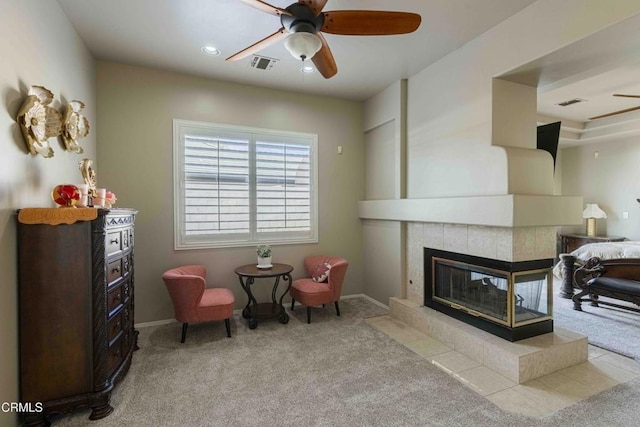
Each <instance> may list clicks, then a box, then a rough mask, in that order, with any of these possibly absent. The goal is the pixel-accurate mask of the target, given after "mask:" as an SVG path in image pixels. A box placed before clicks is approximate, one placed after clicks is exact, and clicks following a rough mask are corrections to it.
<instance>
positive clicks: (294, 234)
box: [174, 120, 317, 249]
mask: <svg viewBox="0 0 640 427" xmlns="http://www.w3.org/2000/svg"><path fill="white" fill-rule="evenodd" d="M316 140H317V137H316V136H315V135H309V134H298V133H290V132H274V131H269V130H261V129H248V128H240V127H234V126H225V125H216V124H207V123H199V122H187V121H182V120H174V181H175V188H176V190H175V191H176V203H175V206H176V208H175V216H176V225H175V229H176V232H175V247H176V249H189V248H200V247H202V248H204V247H219V246H240V245H252V244H257V243H265V242H270V243H279V242H281V243H303V242H304V243H306V242H316V241H317V214H316V212H317V211H316V206H317V202H316V198H317V196H316V193H315V189H314V181H315V179H316V159H315V147H316Z"/></svg>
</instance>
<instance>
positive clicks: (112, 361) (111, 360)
mask: <svg viewBox="0 0 640 427" xmlns="http://www.w3.org/2000/svg"><path fill="white" fill-rule="evenodd" d="M122 343H123V340H122V336H121V337H120V338H118V339H117V340H116V342H114V343H113V344H111V345H110V346H109V351H108V355H107V366H108V369H109V372H113V371H114V370H115V369H116V368H117V367H118V366H120V362H122V357H123V354H124V353H123V352H122Z"/></svg>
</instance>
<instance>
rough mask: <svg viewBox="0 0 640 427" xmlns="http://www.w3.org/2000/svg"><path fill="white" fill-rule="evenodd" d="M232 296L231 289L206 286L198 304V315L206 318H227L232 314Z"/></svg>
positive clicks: (203, 319)
mask: <svg viewBox="0 0 640 427" xmlns="http://www.w3.org/2000/svg"><path fill="white" fill-rule="evenodd" d="M233 304H234V297H233V292H231V289H227V288H207V289H205V290H204V294H202V299H201V300H200V304H199V306H198V317H199V319H200V320H202V321H205V320H208V319H228V318H229V317H231V316H232V315H233Z"/></svg>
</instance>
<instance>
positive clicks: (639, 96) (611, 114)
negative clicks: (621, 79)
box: [589, 93, 640, 120]
mask: <svg viewBox="0 0 640 427" xmlns="http://www.w3.org/2000/svg"><path fill="white" fill-rule="evenodd" d="M613 96H620V97H622V98H640V95H625V94H622V93H614V94H613ZM635 110H640V105H639V106H637V107H631V108H625V109H624V110H618V111H614V112H613V113H607V114H602V115H600V116H595V117H589V120H595V119H602V118H605V117H611V116H615V115H616V114H622V113H628V112H629V111H635Z"/></svg>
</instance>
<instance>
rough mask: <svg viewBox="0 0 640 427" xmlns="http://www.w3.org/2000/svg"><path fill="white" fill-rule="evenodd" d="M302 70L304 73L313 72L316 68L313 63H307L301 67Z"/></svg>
mask: <svg viewBox="0 0 640 427" xmlns="http://www.w3.org/2000/svg"><path fill="white" fill-rule="evenodd" d="M300 71H302V72H303V73H307V74H311V73H313V72H314V71H316V69H315V68H313V66H311V65H305V66H304V67H302V68H300Z"/></svg>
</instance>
